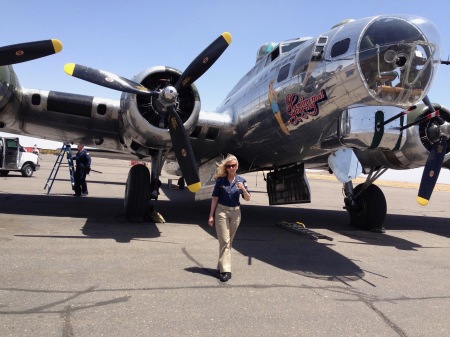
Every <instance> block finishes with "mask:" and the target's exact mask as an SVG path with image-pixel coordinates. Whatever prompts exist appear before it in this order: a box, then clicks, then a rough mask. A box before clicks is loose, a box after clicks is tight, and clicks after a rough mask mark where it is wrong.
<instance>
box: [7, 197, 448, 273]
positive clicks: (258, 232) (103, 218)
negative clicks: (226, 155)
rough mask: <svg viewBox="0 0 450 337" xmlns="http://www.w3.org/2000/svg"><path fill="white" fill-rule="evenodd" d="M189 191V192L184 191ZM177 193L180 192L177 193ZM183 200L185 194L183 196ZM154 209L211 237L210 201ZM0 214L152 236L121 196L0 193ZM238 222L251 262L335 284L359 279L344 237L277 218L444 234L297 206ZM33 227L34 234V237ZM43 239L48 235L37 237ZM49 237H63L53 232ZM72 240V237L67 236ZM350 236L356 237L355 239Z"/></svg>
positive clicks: (361, 235)
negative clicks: (325, 236) (322, 235)
mask: <svg viewBox="0 0 450 337" xmlns="http://www.w3.org/2000/svg"><path fill="white" fill-rule="evenodd" d="M187 193H189V192H187ZM181 194H183V193H181ZM187 199H189V198H187ZM157 205H158V206H157V210H158V211H159V212H160V213H161V214H162V215H163V216H164V217H165V218H166V221H167V222H168V223H170V224H175V225H176V224H178V223H180V224H191V225H196V226H200V227H201V228H202V229H204V230H205V231H206V232H207V233H208V234H210V235H212V236H215V230H214V229H212V228H210V227H209V226H207V223H206V222H207V216H208V214H209V207H210V201H201V202H193V201H192V200H190V199H189V200H186V199H183V198H180V200H177V201H176V202H175V201H168V200H160V201H158V202H157ZM0 212H2V213H5V214H18V215H31V216H53V217H72V218H85V219H86V222H85V224H84V226H83V227H82V229H81V232H82V233H81V234H82V235H80V236H79V238H80V239H114V240H115V241H116V242H120V243H126V242H130V241H131V240H139V239H148V238H157V237H159V236H160V232H159V229H158V225H157V224H156V226H155V225H154V224H151V223H149V222H146V223H131V222H128V221H127V220H126V218H125V215H124V209H123V200H122V199H118V198H96V197H87V198H74V197H71V196H61V195H59V196H53V195H23V194H20V195H19V194H5V193H2V194H0ZM242 215H243V221H242V224H241V226H240V228H239V232H238V235H237V236H236V239H235V241H234V246H233V247H234V249H235V250H237V251H238V252H239V253H241V254H242V255H244V256H247V257H248V264H249V265H250V266H251V265H252V263H253V262H254V260H255V259H256V260H259V261H262V262H264V263H268V264H270V265H273V266H275V267H277V268H280V269H283V270H287V271H290V272H293V273H297V274H301V275H304V276H308V277H316V278H321V279H327V280H335V279H338V280H340V281H341V282H347V281H353V280H356V279H361V278H363V276H364V271H362V270H361V269H360V268H359V267H358V266H357V265H356V264H355V263H354V262H353V261H351V260H349V259H348V258H346V257H345V256H343V255H341V254H339V253H337V252H336V251H335V250H333V249H331V248H330V246H333V245H338V244H339V242H342V243H345V244H348V243H349V242H344V241H342V240H341V241H327V240H319V241H317V242H316V241H314V240H311V239H307V238H305V237H301V236H299V235H297V234H294V233H292V232H289V231H287V230H284V229H282V228H280V227H277V226H276V225H275V224H276V223H277V222H279V221H281V220H286V221H290V222H294V221H301V222H302V223H304V224H305V225H306V226H307V227H308V228H309V229H312V230H315V231H318V232H320V231H321V230H330V231H334V232H336V233H339V234H342V235H345V236H347V237H349V238H351V239H352V242H351V243H352V244H367V245H377V246H387V247H396V248H397V249H402V250H416V249H418V248H420V247H421V246H420V245H418V244H416V243H414V242H411V241H408V240H404V239H401V238H398V237H395V236H392V235H389V230H392V231H395V230H422V231H425V232H430V233H433V234H436V235H442V236H445V237H449V229H448V226H444V224H445V223H446V221H447V219H444V218H427V219H426V221H425V219H424V218H423V217H417V216H403V215H388V217H387V220H386V226H387V227H388V231H387V233H386V234H377V233H372V232H367V231H361V230H357V229H354V228H352V227H350V226H349V218H348V214H347V212H346V211H344V210H342V211H330V210H320V209H311V208H308V209H301V208H298V207H273V206H272V207H269V206H261V205H257V206H255V205H245V206H243V207H242ZM38 230H39V228H38V227H37V228H36V232H37V233H36V235H33V236H35V237H39V236H40V235H39V232H38ZM43 237H49V236H43ZM55 238H63V237H61V236H55ZM71 238H73V236H71ZM355 240H356V241H355Z"/></svg>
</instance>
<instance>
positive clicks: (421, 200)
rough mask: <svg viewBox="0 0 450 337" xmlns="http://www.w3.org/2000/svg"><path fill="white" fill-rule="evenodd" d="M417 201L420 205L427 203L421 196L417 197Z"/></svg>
mask: <svg viewBox="0 0 450 337" xmlns="http://www.w3.org/2000/svg"><path fill="white" fill-rule="evenodd" d="M417 202H418V203H419V205H421V206H426V205H428V200H427V199H424V198H422V197H417Z"/></svg>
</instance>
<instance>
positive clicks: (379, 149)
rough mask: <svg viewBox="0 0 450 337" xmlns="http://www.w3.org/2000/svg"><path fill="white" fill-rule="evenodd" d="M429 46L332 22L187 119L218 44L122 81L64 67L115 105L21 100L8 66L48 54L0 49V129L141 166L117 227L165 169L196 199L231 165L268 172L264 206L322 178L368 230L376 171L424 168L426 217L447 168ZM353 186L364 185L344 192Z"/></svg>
mask: <svg viewBox="0 0 450 337" xmlns="http://www.w3.org/2000/svg"><path fill="white" fill-rule="evenodd" d="M439 41H440V36H439V32H438V31H437V29H436V27H435V26H434V24H433V23H432V22H430V21H429V20H427V19H425V18H421V17H416V16H409V15H380V16H374V17H368V18H363V19H359V20H345V21H342V22H341V23H339V24H337V25H335V26H333V27H332V28H331V29H330V30H329V31H326V32H323V33H322V34H320V35H318V36H316V37H302V38H298V39H293V40H288V41H284V42H279V43H265V44H263V45H262V46H261V47H260V48H259V49H258V50H257V57H256V63H255V66H254V67H253V68H252V69H250V71H249V72H248V73H247V74H245V75H244V77H243V78H242V79H241V80H240V81H239V82H238V83H237V84H236V86H235V87H234V88H233V89H232V90H231V91H230V93H229V94H228V95H227V96H226V97H225V99H224V101H223V103H221V104H220V106H219V107H218V108H217V110H216V111H214V112H205V111H201V105H200V102H201V101H200V97H201V96H200V93H199V92H198V90H197V88H196V86H195V84H194V82H195V81H196V80H197V79H198V78H199V77H200V76H202V75H203V74H204V73H205V72H206V71H207V70H208V69H209V67H210V66H211V65H212V64H213V63H214V62H216V61H217V59H218V58H219V57H220V56H221V55H222V53H223V52H224V51H225V50H226V48H227V47H228V45H229V44H230V42H231V35H230V34H229V33H223V34H222V35H220V36H219V37H218V38H217V39H216V40H215V41H213V42H212V43H211V45H209V46H208V47H207V48H206V49H205V50H204V51H203V52H201V53H200V54H199V55H198V56H197V57H196V58H195V59H194V61H192V63H191V64H190V65H189V66H188V67H187V68H186V69H185V70H184V71H180V70H177V69H174V68H171V67H169V66H155V67H151V68H148V69H146V70H144V71H142V72H141V73H139V74H138V75H136V76H135V77H134V78H133V79H132V80H129V79H126V78H123V77H120V76H118V75H115V74H113V73H111V72H107V71H103V70H98V69H93V68H89V67H87V66H83V65H79V64H75V63H68V64H66V66H65V68H64V70H65V71H66V73H68V74H69V75H71V76H73V77H77V78H80V79H82V80H85V81H89V82H92V83H95V84H98V85H101V86H105V87H108V88H111V89H113V90H118V91H121V92H122V96H121V98H120V101H119V100H111V99H103V98H100V97H91V96H85V95H78V94H74V93H64V92H58V91H44V90H36V89H25V88H22V87H21V86H20V85H19V82H18V79H17V76H16V74H15V73H14V71H13V68H12V66H11V64H14V63H18V62H23V61H29V60H31V59H34V58H37V57H42V56H46V55H49V54H52V53H54V52H58V51H59V50H60V49H61V44H60V43H59V41H58V40H49V41H38V42H34V43H26V44H19V45H14V46H7V47H3V48H0V130H2V131H5V132H12V133H18V134H24V135H29V136H35V137H42V138H45V139H50V140H55V141H61V142H64V143H65V144H69V143H72V144H73V143H75V144H79V143H82V144H84V145H86V146H90V147H94V148H97V149H100V150H108V151H110V152H109V153H111V156H112V155H113V154H114V153H122V154H130V155H133V156H135V157H137V158H139V159H144V160H149V161H150V162H151V172H149V170H148V169H147V167H146V166H144V165H135V166H133V167H131V169H130V172H129V175H128V179H127V183H126V190H125V212H126V215H127V217H128V218H129V219H139V218H142V217H143V216H144V215H145V212H147V210H148V205H149V202H150V200H151V199H157V198H158V194H159V188H160V182H159V177H160V174H161V169H162V167H163V165H164V163H170V162H171V163H175V162H176V163H177V164H178V166H174V167H176V169H177V170H175V169H174V171H178V172H181V176H182V179H183V180H184V181H185V182H186V184H187V186H188V188H189V190H190V191H192V192H196V198H197V199H204V198H210V197H211V191H212V186H213V183H212V178H211V177H212V174H213V173H214V170H215V164H216V162H218V161H219V160H221V159H222V158H223V156H224V155H226V154H228V153H232V154H234V155H236V156H237V158H238V159H239V163H240V166H239V169H240V173H246V172H255V171H263V170H264V171H269V173H268V174H267V193H268V197H269V203H270V204H271V205H280V204H293V203H306V202H310V201H311V193H310V188H309V184H308V181H307V176H306V173H305V169H307V168H311V169H323V170H328V171H329V172H330V173H333V174H334V175H335V176H336V178H337V179H338V180H339V181H340V182H341V183H342V184H343V191H344V194H345V197H344V204H345V209H346V210H347V211H348V213H349V215H350V220H351V223H352V224H353V225H355V226H357V227H359V228H363V229H370V230H375V231H382V227H383V222H384V219H385V216H386V211H387V207H386V200H385V197H384V195H383V193H382V191H381V190H380V188H378V187H377V186H376V185H375V184H374V182H375V181H376V179H378V178H379V177H380V176H381V175H382V174H383V173H384V172H385V171H386V170H387V169H395V170H405V169H411V168H416V167H421V166H424V171H423V177H422V180H421V184H420V189H419V191H418V198H417V200H418V202H419V203H420V204H421V205H426V204H427V203H428V201H429V200H430V198H431V194H432V191H433V188H434V186H435V184H436V180H437V178H438V175H439V172H440V170H441V168H442V167H443V166H444V167H449V164H450V155H449V154H448V153H449V151H450V146H449V141H448V139H449V137H450V111H449V110H448V109H447V108H445V107H444V106H443V105H441V104H433V103H431V101H430V99H429V98H428V96H427V93H428V92H429V90H430V87H431V84H432V82H433V79H434V77H435V76H436V72H437V69H438V67H439V65H440V64H442V63H446V62H444V61H441V52H440V45H439ZM178 168H179V170H178ZM362 173H364V174H366V175H367V179H366V181H365V183H364V184H360V185H358V186H355V187H354V186H353V183H352V180H353V179H355V178H356V177H357V176H359V175H360V174H362ZM184 181H182V180H180V184H182V183H184Z"/></svg>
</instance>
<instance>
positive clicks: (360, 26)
mask: <svg viewBox="0 0 450 337" xmlns="http://www.w3.org/2000/svg"><path fill="white" fill-rule="evenodd" d="M439 42H440V41H439V34H438V31H437V30H436V28H435V26H434V25H433V24H432V23H431V22H429V21H427V20H425V19H423V18H418V17H413V16H377V17H371V18H365V19H361V20H357V21H350V22H347V23H345V24H342V25H339V26H337V27H334V28H332V29H331V30H330V31H328V32H325V33H323V34H321V35H320V36H318V37H315V38H310V39H299V40H298V41H297V42H295V41H289V42H288V43H285V44H283V43H281V44H279V45H278V46H277V47H276V48H275V49H274V50H272V51H271V52H269V53H267V54H266V55H263V57H261V58H260V59H259V60H258V61H257V63H256V65H255V66H254V67H253V68H252V69H251V70H250V71H249V72H248V73H247V74H246V75H245V76H244V77H243V78H242V79H241V81H239V83H238V84H237V85H236V86H235V88H234V89H233V90H232V91H231V92H230V93H229V94H228V96H227V97H226V99H225V100H224V102H223V103H222V104H221V105H220V106H219V107H218V109H217V113H204V112H201V113H200V118H199V125H202V126H204V127H206V128H207V127H208V126H210V125H214V122H215V121H216V122H217V124H219V125H221V130H220V135H219V137H218V139H217V140H216V143H217V144H222V145H223V144H224V143H228V144H227V145H226V148H227V150H228V151H229V152H232V153H234V154H236V155H238V156H239V157H240V158H245V160H247V161H248V163H249V165H250V166H255V167H264V166H266V167H270V166H272V165H275V166H276V165H285V164H288V163H293V162H302V161H306V160H310V161H311V162H312V163H313V164H312V165H311V166H314V162H315V160H314V158H317V161H318V162H324V161H323V160H324V159H325V162H326V157H324V156H326V155H327V153H328V154H329V153H330V152H331V151H334V150H336V148H338V147H342V146H348V147H352V148H353V149H356V150H365V149H369V148H370V149H379V150H395V149H399V148H400V147H401V145H403V144H404V141H405V138H406V137H407V135H406V131H403V132H401V131H399V127H400V126H401V125H400V124H399V123H403V121H401V122H397V124H396V123H394V124H392V126H391V128H390V129H386V130H385V132H384V134H383V137H381V138H382V139H381V141H380V142H379V143H378V145H377V146H375V147H371V145H373V138H374V137H373V136H374V132H373V128H374V125H375V119H376V112H377V111H382V113H383V115H384V120H386V119H387V118H389V117H391V116H393V115H394V114H396V113H398V112H399V111H402V109H405V108H407V107H408V106H411V105H413V104H415V103H417V102H419V101H421V100H422V99H423V97H424V96H425V95H426V94H427V92H428V90H429V88H430V85H431V83H432V81H433V78H434V76H435V73H436V67H437V66H438V65H439V60H440V50H439ZM292 45H293V48H292ZM283 48H284V49H289V48H292V49H290V50H288V51H286V52H284V50H283ZM277 115H278V116H277ZM280 118H281V122H280ZM363 120H364V121H363ZM364 123H366V126H364ZM283 124H284V127H283ZM350 124H352V130H355V128H356V131H355V132H356V134H354V135H351V133H350V134H349V133H346V132H345V130H343V128H344V129H345V127H346V126H347V128H348V126H349V125H350ZM359 124H360V125H359ZM367 125H368V126H367ZM306 126H307V127H306ZM358 127H360V128H361V130H360V132H358ZM365 133H367V134H368V135H366V136H367V137H366V138H364V134H365ZM358 137H359V138H358ZM356 138H358V140H357V141H354V140H356ZM333 139H334V143H335V144H334V145H333V146H326V144H327V142H328V143H330V140H331V143H333ZM221 147H223V146H219V148H221ZM256 148H257V149H259V150H258V151H255V149H256ZM321 158H322V159H321Z"/></svg>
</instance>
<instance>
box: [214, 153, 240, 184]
mask: <svg viewBox="0 0 450 337" xmlns="http://www.w3.org/2000/svg"><path fill="white" fill-rule="evenodd" d="M229 161H235V162H236V164H237V166H238V167H239V162H238V160H237V158H236V157H235V156H233V155H232V154H228V155H227V156H226V157H225V158H224V159H222V161H221V162H220V163H219V164H217V168H216V173H215V174H214V180H216V179H217V178H222V177H226V176H227V175H228V172H227V168H226V167H225V164H226V163H228V162H229Z"/></svg>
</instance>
